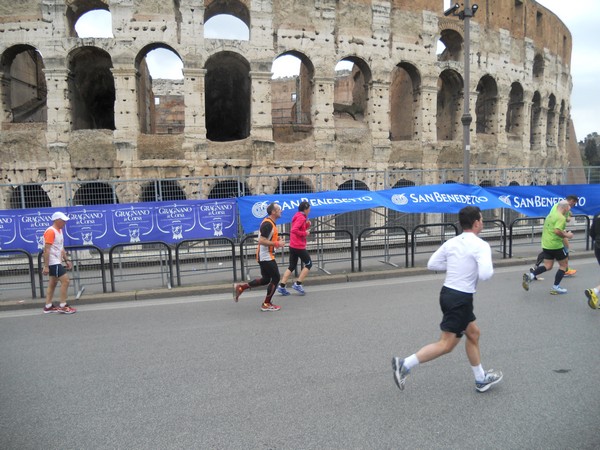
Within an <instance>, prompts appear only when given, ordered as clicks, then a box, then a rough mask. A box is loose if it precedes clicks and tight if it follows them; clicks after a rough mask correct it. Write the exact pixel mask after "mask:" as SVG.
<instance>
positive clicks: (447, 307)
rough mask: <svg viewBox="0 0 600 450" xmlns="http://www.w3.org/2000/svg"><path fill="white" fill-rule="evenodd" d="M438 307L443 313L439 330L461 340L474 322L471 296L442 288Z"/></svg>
mask: <svg viewBox="0 0 600 450" xmlns="http://www.w3.org/2000/svg"><path fill="white" fill-rule="evenodd" d="M440 307H441V308H442V312H443V313H444V317H443V318H442V323H440V329H441V330H442V331H447V332H449V333H454V334H456V337H458V338H461V337H462V335H463V333H464V331H465V330H466V329H467V327H468V326H469V324H470V323H471V322H473V321H474V320H475V314H473V294H468V293H466V292H460V291H456V290H454V289H450V288H449V287H446V286H444V287H442V290H441V292H440Z"/></svg>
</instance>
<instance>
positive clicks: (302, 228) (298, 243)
mask: <svg viewBox="0 0 600 450" xmlns="http://www.w3.org/2000/svg"><path fill="white" fill-rule="evenodd" d="M309 227H310V223H309V221H308V218H307V217H306V215H305V214H304V213H303V212H300V211H298V212H297V213H296V214H294V217H292V229H291V230H290V247H292V248H295V249H298V250H304V249H305V248H306V235H307V234H308V233H307V232H306V230H308V228H309Z"/></svg>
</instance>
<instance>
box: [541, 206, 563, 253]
mask: <svg viewBox="0 0 600 450" xmlns="http://www.w3.org/2000/svg"><path fill="white" fill-rule="evenodd" d="M566 225H567V218H566V217H565V215H564V214H562V213H560V212H558V209H557V208H552V209H551V210H550V214H548V215H547V216H546V219H545V220H544V230H543V231H542V248H545V249H548V250H560V249H561V248H563V247H564V243H563V238H562V237H560V236H557V235H556V233H554V230H555V229H557V228H558V229H559V230H563V231H564V229H565V226H566Z"/></svg>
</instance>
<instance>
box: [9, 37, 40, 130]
mask: <svg viewBox="0 0 600 450" xmlns="http://www.w3.org/2000/svg"><path fill="white" fill-rule="evenodd" d="M0 64H1V69H0V70H1V72H2V73H3V74H4V77H3V79H2V82H1V83H0V85H1V89H2V90H1V93H0V96H1V98H2V106H3V108H2V109H3V110H4V111H6V112H7V113H6V117H5V120H6V121H8V122H12V123H32V122H46V121H47V117H48V108H47V104H46V100H47V97H48V89H47V86H46V78H45V76H44V71H43V70H44V61H43V59H42V55H40V53H39V52H38V51H37V49H35V48H34V47H32V46H30V45H15V46H12V47H9V48H7V49H6V50H5V51H4V53H3V54H2V58H1V59H0Z"/></svg>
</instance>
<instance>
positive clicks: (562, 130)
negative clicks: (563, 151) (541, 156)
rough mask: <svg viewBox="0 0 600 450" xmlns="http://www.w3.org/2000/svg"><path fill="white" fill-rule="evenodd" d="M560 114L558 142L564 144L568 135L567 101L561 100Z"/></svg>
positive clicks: (560, 144)
mask: <svg viewBox="0 0 600 450" xmlns="http://www.w3.org/2000/svg"><path fill="white" fill-rule="evenodd" d="M559 114H560V115H559V116H558V143H557V145H559V146H564V143H565V138H566V136H567V111H566V106H565V101H564V100H563V101H561V102H560V113H559Z"/></svg>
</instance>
